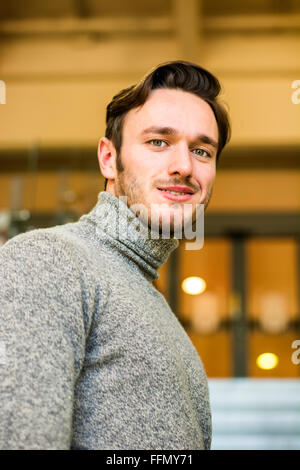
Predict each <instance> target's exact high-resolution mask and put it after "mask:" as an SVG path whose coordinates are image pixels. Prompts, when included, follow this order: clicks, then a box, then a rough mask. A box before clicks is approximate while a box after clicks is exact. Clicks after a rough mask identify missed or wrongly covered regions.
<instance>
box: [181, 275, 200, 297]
mask: <svg viewBox="0 0 300 470" xmlns="http://www.w3.org/2000/svg"><path fill="white" fill-rule="evenodd" d="M181 288H182V290H183V291H184V292H185V293H186V294H189V295H198V294H201V293H202V292H204V291H205V289H206V282H205V281H204V279H202V278H201V277H198V276H191V277H187V278H186V279H184V281H183V282H182V284H181Z"/></svg>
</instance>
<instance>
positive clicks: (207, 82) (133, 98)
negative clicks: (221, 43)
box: [105, 61, 231, 189]
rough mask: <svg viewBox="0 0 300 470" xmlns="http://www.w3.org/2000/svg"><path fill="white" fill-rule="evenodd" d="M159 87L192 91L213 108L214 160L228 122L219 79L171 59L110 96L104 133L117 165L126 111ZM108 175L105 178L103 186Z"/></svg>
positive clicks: (222, 144) (227, 133) (225, 137)
mask: <svg viewBox="0 0 300 470" xmlns="http://www.w3.org/2000/svg"><path fill="white" fill-rule="evenodd" d="M158 88H178V89H181V90H183V91H187V92H190V93H194V94H195V95H197V96H199V97H200V98H202V99H203V100H204V101H206V103H208V104H209V106H210V107H211V109H212V110H213V112H214V115H215V118H216V121H217V125H218V130H219V142H218V151H217V162H218V160H219V156H220V154H221V151H222V150H223V148H224V147H225V145H226V144H227V142H228V141H229V139H230V133H231V131H230V122H229V117H228V114H227V111H226V109H225V108H224V106H223V105H222V104H221V103H220V102H219V101H218V99H217V98H218V95H219V93H220V91H221V86H220V83H219V81H218V79H217V78H216V77H215V76H214V75H212V74H211V73H210V72H208V71H207V70H205V69H203V68H202V67H200V66H199V65H197V64H194V63H192V62H187V61H170V62H165V63H163V64H160V65H158V66H157V67H155V68H154V69H152V70H151V71H150V72H149V73H148V74H147V75H145V76H144V77H143V78H142V79H141V80H140V81H139V82H138V83H137V84H135V85H132V86H130V87H129V88H125V89H124V90H121V91H120V92H119V93H118V94H117V95H115V96H114V97H113V99H112V100H111V102H110V103H109V104H108V106H107V108H106V131H105V137H107V138H108V139H110V140H111V141H112V143H113V144H114V147H115V149H116V153H117V160H116V164H117V169H118V170H119V171H122V170H123V169H124V168H123V166H122V162H121V159H120V152H121V146H122V127H123V122H124V118H125V115H126V114H127V113H128V111H130V110H131V109H133V108H137V107H138V106H141V105H143V104H144V103H145V102H146V100H147V99H148V97H149V94H150V93H151V91H152V90H155V89H158ZM106 185H107V179H106V180H105V189H106Z"/></svg>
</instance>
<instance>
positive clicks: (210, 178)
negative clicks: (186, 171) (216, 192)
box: [196, 166, 216, 186]
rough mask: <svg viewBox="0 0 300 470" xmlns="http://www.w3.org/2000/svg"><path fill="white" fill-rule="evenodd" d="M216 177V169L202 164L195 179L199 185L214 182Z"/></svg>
mask: <svg viewBox="0 0 300 470" xmlns="http://www.w3.org/2000/svg"><path fill="white" fill-rule="evenodd" d="M215 177H216V170H215V168H212V167H211V166H209V167H208V166H207V167H205V166H203V167H202V168H200V169H199V171H198V172H197V176H196V178H197V181H198V182H199V184H200V185H201V186H210V185H212V184H213V183H214V181H215Z"/></svg>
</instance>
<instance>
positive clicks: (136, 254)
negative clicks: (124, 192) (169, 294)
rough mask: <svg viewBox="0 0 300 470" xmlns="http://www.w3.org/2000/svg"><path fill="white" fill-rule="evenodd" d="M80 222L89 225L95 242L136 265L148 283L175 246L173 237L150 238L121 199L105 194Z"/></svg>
mask: <svg viewBox="0 0 300 470" xmlns="http://www.w3.org/2000/svg"><path fill="white" fill-rule="evenodd" d="M80 220H87V221H89V222H92V223H93V224H94V225H95V226H96V230H95V231H96V235H95V236H96V238H97V239H99V240H102V241H104V242H105V243H108V244H109V245H110V246H112V247H114V248H115V249H116V250H117V251H119V252H120V253H121V254H123V255H124V256H126V257H127V258H128V259H129V260H130V261H131V262H134V263H136V264H137V265H138V266H139V268H140V269H141V270H142V271H143V272H144V273H145V274H146V276H148V277H149V278H150V279H151V280H152V281H153V280H154V279H158V278H159V275H158V273H157V270H158V269H159V268H160V267H161V266H162V264H163V263H164V262H165V261H166V260H167V259H168V257H169V255H170V253H171V252H172V251H173V250H175V249H176V248H177V247H178V245H179V241H178V240H177V239H176V238H168V239H163V238H159V239H154V238H153V235H152V238H151V230H150V228H149V227H148V225H146V224H144V223H142V222H141V220H140V219H139V218H138V217H137V216H136V215H135V214H134V212H132V211H131V210H130V209H129V207H128V206H127V204H126V203H125V202H124V201H123V200H122V199H120V198H119V197H117V196H114V195H113V194H111V193H108V192H106V191H102V192H100V193H99V195H98V202H97V204H96V205H95V206H94V208H93V209H92V210H91V211H90V212H89V213H88V214H85V215H83V216H82V217H81V218H80Z"/></svg>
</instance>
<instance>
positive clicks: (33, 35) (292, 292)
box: [0, 0, 300, 449]
mask: <svg viewBox="0 0 300 470" xmlns="http://www.w3.org/2000/svg"><path fill="white" fill-rule="evenodd" d="M175 59H186V60H192V61H195V62H197V63H199V64H200V65H202V66H203V67H205V68H207V69H208V70H210V71H211V72H213V73H214V74H215V75H216V76H217V77H218V78H219V80H220V81H221V84H222V86H223V95H222V99H223V101H224V102H225V103H226V104H227V106H228V109H229V113H230V115H231V121H232V128H233V133H232V140H231V143H230V145H229V146H228V148H227V149H226V150H225V151H224V153H223V154H222V156H221V159H220V164H219V167H218V171H217V177H216V183H215V188H214V192H213V196H212V199H211V202H210V205H209V207H208V209H207V211H206V216H205V240H204V247H203V249H202V250H200V251H189V250H185V248H184V246H185V242H184V240H182V242H181V243H180V247H179V249H178V250H176V251H175V252H173V253H172V255H171V257H170V258H169V260H168V262H167V263H166V264H165V265H164V266H163V267H162V268H161V270H160V271H159V274H160V278H159V279H158V280H157V281H156V287H157V288H158V289H159V290H160V291H161V292H162V293H163V294H164V295H165V297H166V299H167V300H168V302H169V304H170V306H171V307H172V309H173V311H174V313H175V314H176V315H177V316H178V318H179V320H180V321H181V323H182V325H183V326H184V328H185V329H186V331H187V333H188V335H189V336H190V338H191V340H192V341H193V343H194V345H195V347H196V349H197V351H198V352H199V354H200V356H201V359H202V361H203V364H204V367H205V369H206V372H207V376H208V378H209V384H210V391H211V400H212V412H213V430H214V434H213V444H212V448H218V449H221V448H225V449H228V448H232V449H238V448H244V449H246V448H252V449H256V448H261V449H263V448H265V449H271V448H274V449H279V448H282V449H295V448H297V449H300V387H299V378H300V365H299V364H300V92H299V93H298V92H297V88H296V87H297V86H298V87H299V88H300V0H243V1H242V2H241V1H238V0H223V1H220V0H143V1H138V0H127V1H122V0H110V1H109V2H108V1H104V0H51V1H50V0H48V1H43V2H41V1H38V0H10V2H1V3H0V103H1V104H0V245H1V244H4V243H5V241H6V240H8V239H9V238H11V237H13V236H15V235H17V234H18V233H21V232H24V231H27V230H32V229H34V228H39V227H47V226H52V225H56V224H62V223H66V222H69V221H73V220H74V221H75V220H77V219H78V217H79V216H80V215H82V214H83V213H85V212H88V211H89V210H90V209H91V208H92V207H93V206H94V205H95V203H96V201H97V195H98V193H99V191H102V190H104V179H103V177H102V175H101V173H100V170H99V167H98V161H97V144H98V140H99V138H100V137H101V136H103V135H104V132H105V108H106V105H107V104H108V102H109V101H110V100H111V98H112V96H113V95H114V94H115V93H117V92H118V91H119V90H120V89H122V88H125V87H127V86H129V85H131V84H133V83H136V81H137V80H139V79H140V78H141V77H142V76H143V75H144V74H145V73H146V72H148V70H149V69H150V68H151V67H153V66H156V65H157V64H159V63H161V62H164V61H166V60H175ZM297 80H299V83H298V84H297V83H295V81H297ZM293 86H294V88H293Z"/></svg>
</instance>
